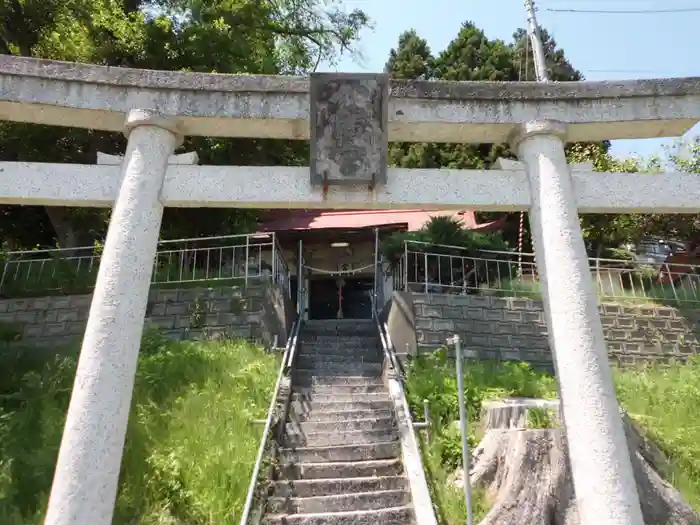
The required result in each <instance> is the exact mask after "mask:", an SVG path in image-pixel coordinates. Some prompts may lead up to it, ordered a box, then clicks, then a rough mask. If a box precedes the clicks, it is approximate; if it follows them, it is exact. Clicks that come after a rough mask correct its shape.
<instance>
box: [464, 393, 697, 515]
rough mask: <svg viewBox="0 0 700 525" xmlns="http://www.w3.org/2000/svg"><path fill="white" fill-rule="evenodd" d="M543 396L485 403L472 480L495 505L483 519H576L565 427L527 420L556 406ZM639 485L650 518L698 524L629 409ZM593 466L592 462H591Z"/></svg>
mask: <svg viewBox="0 0 700 525" xmlns="http://www.w3.org/2000/svg"><path fill="white" fill-rule="evenodd" d="M551 403H552V402H546V401H544V400H516V399H513V400H506V401H505V402H497V403H489V404H486V405H485V409H484V417H483V418H482V421H484V423H485V425H486V430H487V433H486V435H485V437H484V439H483V440H482V441H481V443H480V444H479V446H478V447H477V448H476V450H475V451H474V454H473V463H472V464H473V469H472V472H471V483H472V485H473V486H477V487H481V488H483V489H485V490H486V492H487V494H488V496H489V498H490V501H491V502H492V507H491V510H490V511H489V513H488V514H487V515H486V517H485V518H484V520H483V521H482V522H481V524H480V525H578V524H579V516H578V510H577V508H576V499H575V495H574V488H573V483H572V480H571V472H570V468H569V458H568V447H567V443H566V436H565V433H564V429H563V428H546V429H528V428H523V427H524V423H525V422H526V421H527V412H528V410H530V409H531V408H533V406H539V407H540V408H547V409H550V410H552V412H550V414H552V415H553V418H552V423H553V424H554V425H553V426H556V425H557V424H558V422H557V416H556V414H557V413H558V410H556V409H552V406H551ZM623 420H624V425H625V433H626V435H627V441H628V444H629V447H630V455H631V458H632V465H633V468H634V475H635V479H636V480H637V489H638V491H639V496H640V500H641V504H642V513H643V514H644V522H645V524H646V525H700V517H698V515H697V514H695V513H694V512H693V510H692V508H691V507H690V506H689V505H688V504H687V503H685V502H684V501H683V499H682V497H681V495H680V493H679V492H678V491H677V490H676V489H674V488H673V487H671V486H670V485H669V484H668V483H666V482H665V481H664V480H663V479H662V477H661V476H660V475H659V472H661V473H668V467H669V463H668V460H667V459H666V458H665V457H664V455H663V453H661V451H660V450H659V449H658V448H657V447H656V446H655V445H653V443H651V442H650V441H649V440H648V439H646V438H645V436H644V435H643V433H642V432H640V430H639V429H638V428H637V427H636V425H634V423H633V422H632V421H631V420H630V419H629V418H628V417H627V416H626V415H624V416H623ZM591 468H593V467H591Z"/></svg>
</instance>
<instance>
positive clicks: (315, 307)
mask: <svg viewBox="0 0 700 525" xmlns="http://www.w3.org/2000/svg"><path fill="white" fill-rule="evenodd" d="M339 285H340V290H339ZM373 288H374V283H373V281H372V279H371V278H353V277H343V278H338V277H318V278H315V277H312V278H311V279H310V280H309V319H371V318H372V301H371V294H372V290H373Z"/></svg>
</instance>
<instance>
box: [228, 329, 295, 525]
mask: <svg viewBox="0 0 700 525" xmlns="http://www.w3.org/2000/svg"><path fill="white" fill-rule="evenodd" d="M301 323H302V319H301V315H297V318H296V320H295V321H294V324H293V325H292V330H291V335H290V336H289V338H288V339H287V344H286V345H285V348H284V356H283V357H282V364H281V365H280V370H279V373H278V374H277V382H276V383H275V389H274V391H273V393H272V399H271V400H270V408H269V409H268V411H267V418H266V419H265V429H264V430H263V435H262V438H261V439H260V447H259V448H258V456H257V459H256V460H255V466H254V467H253V474H252V475H251V477H250V485H249V486H248V494H247V495H246V499H245V505H244V506H243V514H242V515H241V522H240V525H247V524H248V518H249V516H250V510H251V507H252V506H253V498H254V497H255V489H256V488H257V486H258V476H259V475H260V468H261V467H262V461H263V457H264V456H265V448H266V446H267V442H268V439H269V435H270V429H271V428H272V420H273V419H274V416H275V408H276V407H277V401H278V397H279V390H280V385H281V384H282V378H283V377H285V376H286V375H287V373H288V372H289V367H288V366H287V365H290V366H291V363H292V361H291V360H290V355H293V352H294V348H296V345H297V339H298V335H299V328H300V326H301Z"/></svg>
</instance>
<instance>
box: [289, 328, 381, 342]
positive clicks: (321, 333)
mask: <svg viewBox="0 0 700 525" xmlns="http://www.w3.org/2000/svg"><path fill="white" fill-rule="evenodd" d="M300 337H301V339H302V340H306V339H316V338H329V337H339V338H341V339H376V338H377V337H378V336H377V329H376V328H375V327H371V328H363V327H361V328H358V329H357V330H346V329H340V330H339V329H337V328H333V327H330V326H329V327H325V328H321V327H319V328H306V329H305V330H302V331H301V334H300Z"/></svg>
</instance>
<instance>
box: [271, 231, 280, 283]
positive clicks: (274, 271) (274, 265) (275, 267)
mask: <svg viewBox="0 0 700 525" xmlns="http://www.w3.org/2000/svg"><path fill="white" fill-rule="evenodd" d="M278 266H279V265H278V264H277V236H276V234H275V232H272V282H273V283H279V278H278V276H277V271H278Z"/></svg>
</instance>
